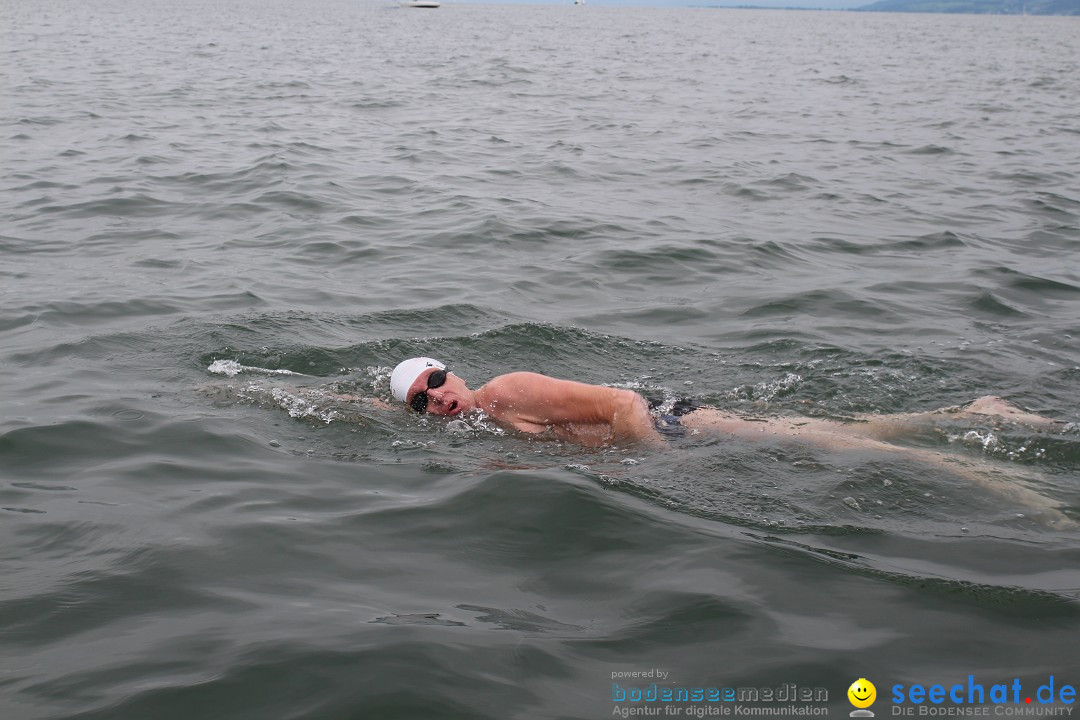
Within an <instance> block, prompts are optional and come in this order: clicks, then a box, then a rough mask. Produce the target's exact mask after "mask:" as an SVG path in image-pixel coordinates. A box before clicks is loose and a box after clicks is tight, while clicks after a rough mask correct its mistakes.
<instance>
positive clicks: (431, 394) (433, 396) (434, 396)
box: [427, 387, 443, 405]
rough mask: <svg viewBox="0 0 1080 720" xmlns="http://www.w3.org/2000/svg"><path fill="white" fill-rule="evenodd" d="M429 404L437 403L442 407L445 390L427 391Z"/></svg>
mask: <svg viewBox="0 0 1080 720" xmlns="http://www.w3.org/2000/svg"><path fill="white" fill-rule="evenodd" d="M427 395H428V402H435V403H436V404H438V405H442V402H443V389H442V388H441V387H437V388H431V389H429V390H428V391H427Z"/></svg>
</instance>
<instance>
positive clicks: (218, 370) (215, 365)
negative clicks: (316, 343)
mask: <svg viewBox="0 0 1080 720" xmlns="http://www.w3.org/2000/svg"><path fill="white" fill-rule="evenodd" d="M206 370H207V372H211V373H213V374H215V375H224V376H225V377H236V376H237V375H239V374H240V373H256V374H259V375H298V376H303V373H298V372H294V371H292V370H284V369H278V370H271V369H270V368H262V367H253V366H251V365H241V364H240V363H239V362H237V361H236V360H215V361H214V362H212V363H210V365H209V366H207V368H206Z"/></svg>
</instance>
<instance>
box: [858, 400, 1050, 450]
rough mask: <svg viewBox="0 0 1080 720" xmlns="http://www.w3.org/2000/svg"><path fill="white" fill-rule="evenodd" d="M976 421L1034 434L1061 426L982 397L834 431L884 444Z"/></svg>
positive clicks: (864, 419) (862, 419) (866, 418)
mask: <svg viewBox="0 0 1080 720" xmlns="http://www.w3.org/2000/svg"><path fill="white" fill-rule="evenodd" d="M955 420H977V421H980V422H987V421H993V422H995V423H1002V422H1004V423H1009V424H1011V425H1023V426H1027V427H1030V428H1032V429H1034V430H1054V429H1056V428H1058V427H1061V426H1062V425H1064V423H1062V422H1060V421H1057V420H1052V419H1050V418H1048V417H1044V416H1042V415H1036V414H1034V413H1029V412H1026V411H1024V410H1021V409H1020V408H1018V407H1016V406H1015V405H1013V404H1011V403H1009V402H1008V401H1006V400H1003V399H1002V398H999V397H997V396H996V395H984V396H982V397H980V398H976V399H975V400H973V401H971V402H970V403H968V404H967V405H957V406H953V407H946V408H940V409H938V410H931V411H929V412H921V413H896V414H893V415H860V416H859V417H858V420H857V421H856V422H853V423H838V425H839V426H840V427H839V428H838V429H837V431H838V432H841V433H844V434H850V435H861V436H864V437H870V438H876V439H878V440H888V439H891V438H896V437H900V436H902V435H906V434H909V433H915V432H919V431H924V430H928V429H931V428H933V427H934V425H935V424H937V423H940V422H947V421H955Z"/></svg>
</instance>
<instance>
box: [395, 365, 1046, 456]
mask: <svg viewBox="0 0 1080 720" xmlns="http://www.w3.org/2000/svg"><path fill="white" fill-rule="evenodd" d="M390 390H391V392H392V393H393V395H394V398H395V399H397V400H398V401H400V402H403V403H405V404H406V405H408V406H410V407H411V408H412V409H413V410H416V411H417V412H420V413H425V412H426V413H429V414H431V415H440V416H456V415H461V414H462V413H468V412H472V411H480V412H482V413H484V414H485V415H487V416H488V417H489V418H491V419H492V420H493V421H494V422H495V423H496V424H498V425H500V426H502V427H505V428H512V429H515V430H519V431H521V432H525V433H532V434H538V433H545V432H550V433H552V434H554V435H555V437H558V438H559V439H561V440H565V441H567V442H573V443H577V444H579V445H584V446H587V447H600V446H604V445H612V444H617V443H626V442H644V443H660V442H662V439H663V438H662V435H661V432H660V430H663V429H664V428H665V427H667V426H670V425H672V424H678V425H679V426H680V427H681V428H685V429H688V430H690V431H698V432H701V431H705V430H709V431H713V432H715V433H720V434H729V435H735V436H739V437H746V438H752V437H760V436H761V434H762V433H766V434H771V435H786V436H791V437H797V438H800V439H802V440H804V441H806V442H810V443H813V444H816V445H820V446H823V447H829V448H836V449H845V448H857V447H863V448H868V449H888V450H899V449H901V448H900V447H899V446H896V445H893V444H891V443H887V442H885V441H886V440H888V439H890V438H894V437H896V436H897V435H900V434H902V433H904V432H910V431H911V430H913V429H918V428H919V427H920V426H925V425H926V424H927V423H928V422H934V421H935V420H941V419H948V418H957V419H963V418H971V417H974V416H982V417H997V418H1000V419H1003V420H1007V421H1009V422H1012V423H1016V424H1026V425H1031V426H1033V427H1036V428H1046V427H1050V426H1052V425H1053V424H1054V421H1052V420H1050V419H1048V418H1045V417H1042V416H1040V415H1032V414H1030V413H1025V412H1024V411H1022V410H1019V409H1018V408H1016V407H1014V406H1012V405H1010V404H1008V403H1007V402H1005V401H1004V400H1002V399H1001V398H998V397H994V396H991V395H988V396H985V397H981V398H979V399H978V400H975V401H974V402H972V403H970V404H968V405H966V406H963V407H955V408H944V409H941V410H934V411H931V412H927V413H906V414H898V415H881V416H869V415H868V416H861V417H859V418H857V419H856V420H855V421H854V422H838V421H835V420H824V419H817V418H794V417H773V418H752V419H747V418H742V417H740V416H738V415H736V414H734V413H729V412H724V411H722V410H718V409H716V408H711V407H700V408H698V407H693V406H689V407H687V406H684V407H683V408H682V409H683V410H684V411H685V412H684V413H683V414H681V415H680V416H679V417H673V416H671V415H667V416H661V415H659V414H658V413H657V414H653V413H652V412H650V408H649V405H648V403H647V402H646V400H645V398H643V397H642V396H640V395H638V394H637V393H636V392H633V391H632V390H622V389H619V388H613V387H606V386H602V385H588V384H586V383H580V382H575V381H572V380H558V379H556V378H551V377H547V376H546V375H540V374H537V373H532V372H513V373H508V374H506V375H499V376H498V377H495V378H492V379H491V380H489V381H488V382H487V383H486V384H484V385H482V386H481V387H479V388H477V389H476V390H470V389H469V387H468V386H467V385H466V384H465V381H464V380H462V379H461V378H460V377H458V376H457V375H455V374H454V373H453V372H451V371H449V370H447V369H446V365H445V364H443V363H442V362H440V361H438V360H434V359H432V358H429V357H415V358H410V359H408V360H404V361H402V362H400V363H398V365H397V367H395V368H394V370H393V372H392V373H391V374H390ZM904 450H905V451H909V452H914V451H915V450H914V449H912V448H904Z"/></svg>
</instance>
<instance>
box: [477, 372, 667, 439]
mask: <svg viewBox="0 0 1080 720" xmlns="http://www.w3.org/2000/svg"><path fill="white" fill-rule="evenodd" d="M497 380H498V383H499V384H498V388H497V389H498V394H499V397H500V401H501V402H504V403H506V405H507V406H508V409H509V410H510V411H511V412H512V415H513V416H514V417H513V419H514V420H515V421H516V422H515V424H517V423H522V424H528V425H540V426H552V425H556V426H566V425H606V426H608V427H610V428H611V430H612V431H613V432H614V433H615V434H616V435H618V436H623V437H632V438H640V437H647V436H651V434H652V432H653V428H652V421H651V419H650V416H649V413H648V408H647V406H646V404H645V401H644V399H643V398H642V397H641V396H640V395H638V394H637V393H635V392H632V391H630V390H620V389H617V388H609V387H603V386H600V385H588V384H586V383H580V382H575V381H573V380H559V379H556V378H550V377H547V376H545V375H538V374H536V373H524V372H523V373H510V374H509V375H503V376H501V377H499V378H498V379H497ZM493 382H494V381H493Z"/></svg>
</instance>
